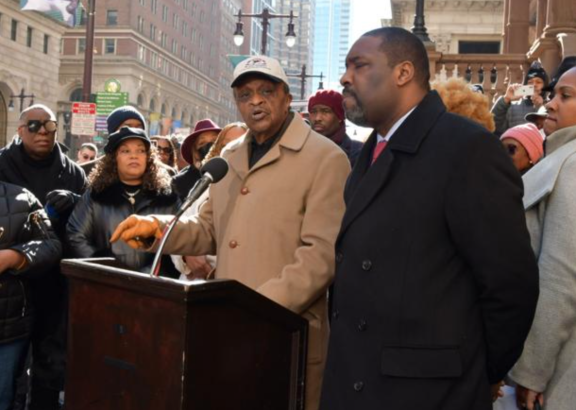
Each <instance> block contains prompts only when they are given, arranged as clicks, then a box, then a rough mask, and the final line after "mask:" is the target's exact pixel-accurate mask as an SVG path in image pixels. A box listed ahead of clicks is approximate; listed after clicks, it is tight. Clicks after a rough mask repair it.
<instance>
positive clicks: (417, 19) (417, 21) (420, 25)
mask: <svg viewBox="0 0 576 410" xmlns="http://www.w3.org/2000/svg"><path fill="white" fill-rule="evenodd" d="M412 33H414V35H415V36H416V37H418V38H419V39H420V40H422V42H423V43H431V40H430V37H428V33H427V32H426V23H425V22H424V0H416V14H415V15H414V27H412Z"/></svg>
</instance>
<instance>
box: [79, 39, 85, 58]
mask: <svg viewBox="0 0 576 410" xmlns="http://www.w3.org/2000/svg"><path fill="white" fill-rule="evenodd" d="M84 51H86V39H85V38H79V39H78V54H84Z"/></svg>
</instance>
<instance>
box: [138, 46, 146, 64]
mask: <svg viewBox="0 0 576 410" xmlns="http://www.w3.org/2000/svg"><path fill="white" fill-rule="evenodd" d="M144 56H145V54H144V46H142V45H140V44H138V60H140V61H144Z"/></svg>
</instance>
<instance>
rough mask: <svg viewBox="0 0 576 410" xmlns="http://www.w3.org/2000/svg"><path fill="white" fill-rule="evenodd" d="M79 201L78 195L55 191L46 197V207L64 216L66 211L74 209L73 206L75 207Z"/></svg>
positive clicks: (60, 190)
mask: <svg viewBox="0 0 576 410" xmlns="http://www.w3.org/2000/svg"><path fill="white" fill-rule="evenodd" d="M79 199H80V195H77V194H75V193H73V192H71V191H66V190H65V189H55V190H54V191H51V192H48V194H47V195H46V205H47V206H50V207H51V208H53V209H54V211H56V212H57V213H58V214H64V213H65V212H66V211H68V210H70V209H72V208H74V205H76V202H78V200H79Z"/></svg>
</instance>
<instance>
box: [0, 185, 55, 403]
mask: <svg viewBox="0 0 576 410" xmlns="http://www.w3.org/2000/svg"><path fill="white" fill-rule="evenodd" d="M61 255H62V245H61V244H60V241H59V240H58V238H57V237H56V235H55V233H54V231H53V230H52V226H51V225H50V221H49V220H48V216H47V215H46V213H45V212H44V210H43V209H42V205H41V204H40V202H39V201H38V200H37V199H36V197H34V195H32V193H31V192H30V191H27V190H26V189H24V188H21V187H19V186H16V185H12V184H8V183H5V182H0V410H7V409H9V408H11V405H12V400H13V397H14V390H15V384H16V377H17V376H18V374H19V370H20V369H18V368H19V366H20V365H21V364H22V362H23V359H24V356H25V355H26V346H27V341H28V338H29V336H30V332H31V328H32V320H33V306H32V305H31V304H30V287H29V283H30V281H32V280H34V279H36V278H38V277H39V276H41V275H43V274H46V273H48V272H49V269H50V268H51V267H52V266H53V265H54V264H56V263H57V262H58V260H59V259H60V257H61Z"/></svg>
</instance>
